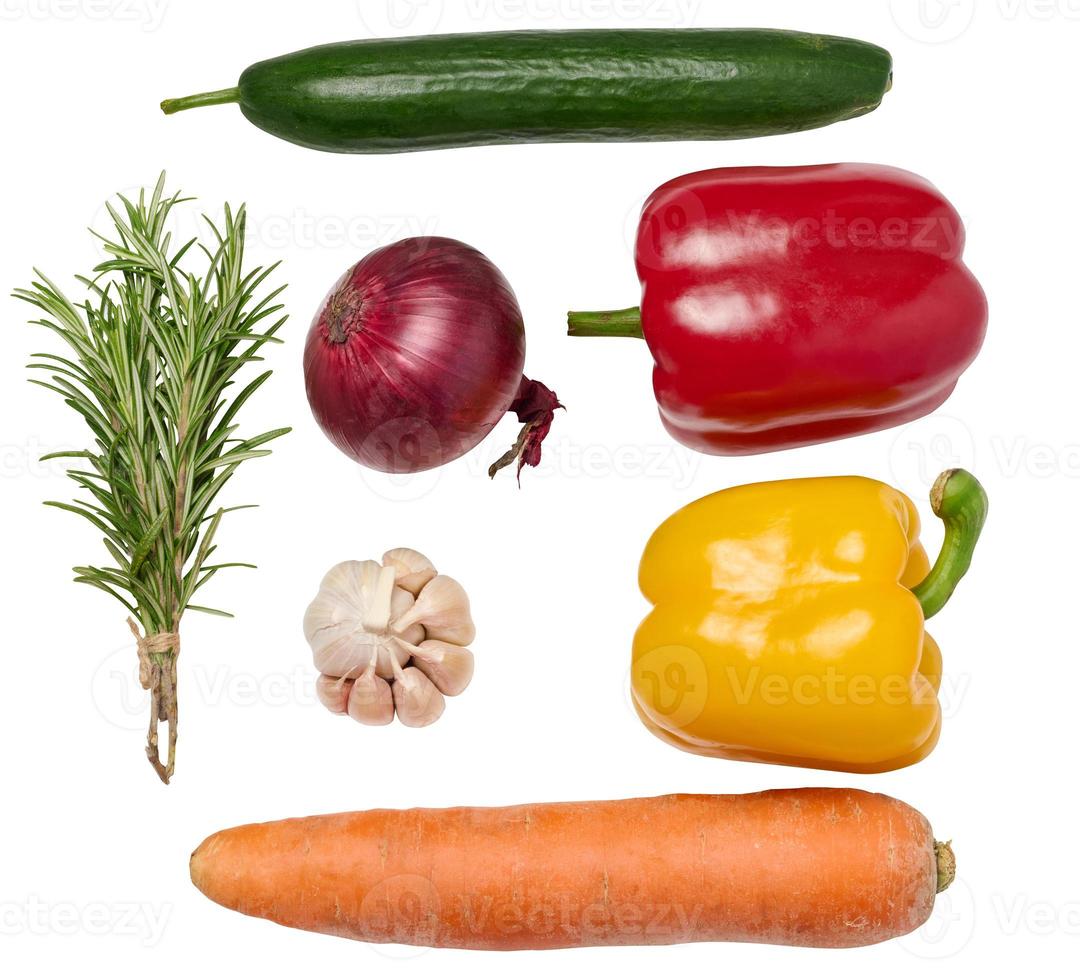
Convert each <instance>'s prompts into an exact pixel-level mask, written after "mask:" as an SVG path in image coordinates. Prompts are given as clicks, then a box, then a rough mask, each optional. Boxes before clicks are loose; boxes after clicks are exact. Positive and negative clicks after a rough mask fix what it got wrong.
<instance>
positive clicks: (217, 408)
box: [15, 174, 289, 783]
mask: <svg viewBox="0 0 1080 980" xmlns="http://www.w3.org/2000/svg"><path fill="white" fill-rule="evenodd" d="M164 180H165V175H164V174H162V175H161V178H160V179H159V180H158V183H157V186H156V187H155V188H154V190H153V192H152V193H151V194H150V195H149V198H148V197H147V195H146V193H145V192H140V194H139V197H138V200H137V201H136V202H132V201H130V200H128V199H126V198H124V197H120V198H119V199H118V201H119V203H118V204H117V206H115V207H114V206H112V205H109V206H108V213H109V216H110V218H111V219H112V222H113V225H114V229H113V231H112V232H111V233H110V234H106V235H100V234H99V235H98V236H97V237H99V238H100V239H101V240H102V242H103V243H104V249H105V252H106V253H107V254H108V256H109V258H108V259H107V260H106V261H104V262H102V263H101V264H100V265H98V266H97V267H96V268H95V269H94V276H93V277H92V278H87V277H84V276H77V277H76V278H77V279H78V281H79V282H80V283H81V284H82V285H83V286H84V287H85V289H86V294H87V295H86V299H84V300H83V301H82V302H80V303H74V302H72V301H71V300H69V299H68V298H67V297H66V296H65V295H64V294H63V293H62V292H61V291H60V289H58V288H57V287H56V286H55V285H54V284H53V283H52V282H51V281H50V280H49V279H48V278H46V277H45V276H44V275H42V274H41V273H40V272H38V271H37V270H36V269H35V276H36V277H37V281H35V282H34V283H33V285H32V287H31V288H30V289H20V290H16V292H15V296H16V297H18V298H19V299H23V300H26V301H27V302H28V303H31V304H33V305H34V306H36V307H37V308H38V309H39V310H40V311H41V313H42V314H44V316H43V318H42V319H39V320H34V321H32V322H33V323H36V324H39V325H41V326H43V327H47V328H49V329H50V330H52V331H54V332H55V333H56V334H58V335H59V336H60V337H61V338H62V339H63V340H64V342H65V343H66V344H67V346H68V347H69V348H70V352H69V356H61V355H59V354H49V353H43V354H34V355H32V356H33V357H34V358H35V361H34V363H32V364H30V365H29V367H30V368H32V369H35V370H40V371H43V372H45V373H46V374H47V378H41V377H38V378H34V379H32V380H33V381H34V383H35V384H39V385H42V386H43V387H45V388H48V389H50V390H51V391H54V392H56V393H57V394H58V395H60V397H62V398H63V399H64V401H65V402H66V403H67V404H68V405H69V406H71V407H72V408H73V409H75V411H77V412H78V413H79V414H80V415H81V416H82V417H83V418H84V419H85V421H86V424H87V426H88V427H89V429H90V433H91V435H92V437H93V445H92V448H90V449H87V450H84V451H79V452H62V453H53V454H50V455H49V456H46V457H44V458H45V459H54V458H57V457H62V458H67V459H73V460H78V461H79V462H78V463H73V464H72V468H71V469H69V470H68V476H69V477H70V478H71V479H72V480H74V481H75V483H76V484H77V485H78V486H79V488H80V489H81V491H82V492H83V493H82V496H81V497H80V499H77V500H75V501H74V502H72V503H61V502H58V501H48V504H49V506H52V507H59V508H61V509H62V510H66V511H71V512H72V513H75V514H78V515H80V516H81V517H83V518H85V519H86V520H88V521H90V523H91V524H93V525H94V526H95V527H96V528H97V529H98V530H99V531H101V532H102V533H103V534H104V535H105V548H106V549H107V551H108V553H109V555H110V556H111V558H112V562H113V563H112V564H102V565H93V566H91V565H88V566H83V567H77V568H76V569H75V574H76V581H77V582H84V583H86V584H87V585H92V586H94V587H95V588H98V589H101V590H102V591H103V592H107V593H108V594H109V595H111V596H113V597H114V598H115V599H118V600H119V601H120V602H121V603H123V604H124V606H125V607H126V608H127V610H128V612H129V613H130V616H131V619H129V624H130V625H131V628H132V630H133V632H135V635H136V637H137V638H138V641H139V642H138V647H139V678H140V681H141V682H142V685H143V687H145V688H147V689H148V690H149V691H150V697H151V707H150V726H149V731H148V735H147V745H146V754H147V756H148V757H149V759H150V763H151V765H152V766H153V767H154V770H155V771H156V772H157V774H158V775H159V776H160V777H161V779H162V781H163V782H166V783H168V781H169V778H170V777H171V776H172V774H173V770H174V768H175V763H176V734H177V718H178V711H177V689H176V687H177V685H176V681H177V675H176V660H177V656H178V654H179V652H180V637H179V633H180V621H181V618H182V616H183V614H184V613H185V611H187V610H196V611H199V612H206V613H214V614H215V615H224V616H228V615H229V613H225V612H222V611H221V610H218V609H211V608H208V607H206V606H200V605H195V603H194V602H193V599H194V597H195V595H196V593H197V592H198V591H199V590H200V589H201V588H202V587H203V586H204V585H206V583H207V582H208V581H209V580H210V579H211V578H213V577H214V575H215V574H216V573H217V572H218V571H220V570H221V569H223V568H229V567H234V566H242V567H247V568H250V567H253V566H251V565H247V564H245V563H242V562H230V563H224V564H219V563H211V561H210V559H211V556H212V555H213V554H214V552H215V551H216V545H215V544H214V538H215V536H216V534H217V531H218V527H219V525H220V523H221V519H222V515H223V514H225V513H227V512H228V511H230V510H238V509H240V508H238V507H229V508H216V509H215V504H214V501H215V499H216V498H217V496H218V493H219V492H220V491H221V489H222V487H224V485H225V484H226V483H227V482H228V481H229V478H230V477H231V476H232V475H233V474H234V473H235V472H236V469H237V467H238V466H239V465H240V464H241V463H243V462H244V461H245V460H248V459H252V458H254V457H257V456H267V455H269V453H270V451H269V450H268V449H266V448H263V447H265V445H266V444H267V443H269V442H270V441H271V440H273V439H276V438H278V436H281V435H284V434H285V433H286V432H288V431H289V430H288V429H275V430H273V431H271V432H264V433H263V434H262V435H257V436H253V437H247V438H244V437H241V436H238V435H237V431H238V426H237V424H236V418H237V414H238V412H239V411H240V409H241V408H242V407H243V406H244V403H245V402H247V400H248V399H249V398H250V397H251V396H252V395H253V394H254V393H255V392H256V391H257V390H258V389H259V388H260V387H261V386H262V385H263V384H264V383H265V382H266V380H267V378H269V377H270V374H271V372H270V371H265V372H263V373H261V374H258V375H257V376H256V377H254V378H253V379H251V380H250V381H247V383H246V384H244V385H243V386H242V387H239V390H235V388H236V386H237V385H238V384H239V380H238V375H239V373H240V372H241V371H242V369H243V368H244V367H245V366H246V365H248V364H250V363H253V362H257V361H261V360H262V358H261V357H260V356H259V352H260V351H261V350H262V348H263V347H264V346H265V345H266V344H269V343H280V340H278V338H277V337H275V334H276V333H277V332H278V330H279V329H280V328H281V326H282V324H284V322H285V320H286V316H285V315H279V314H281V310H282V306H281V304H279V303H276V302H275V300H276V298H277V297H278V295H279V294H280V293H281V291H282V290H283V289H284V288H285V287H284V286H279V287H277V288H275V289H272V290H269V291H265V292H264V295H262V297H261V298H258V297H257V294H258V293H259V292H262V291H263V287H264V283H265V282H266V280H267V278H268V277H269V276H270V275H271V273H272V272H273V271H274V269H275V268H276V265H274V266H270V267H268V268H254V269H250V270H246V271H245V269H244V234H245V212H244V208H243V207H241V208H240V209H239V210H238V211H236V212H235V213H234V212H233V211H232V210H231V209H230V208H229V207H228V206H227V205H226V208H225V220H224V227H222V228H218V227H217V226H216V225H215V224H214V223H213V222H212V221H210V219H209V218H205V216H204V220H205V221H206V224H207V227H208V233H209V234H208V236H207V244H203V243H201V242H199V241H198V239H192V240H191V241H188V242H185V243H183V244H181V245H179V246H178V247H175V248H174V247H173V245H172V241H171V235H170V234H169V233H168V232H167V231H166V224H167V221H168V218H169V214H170V212H171V211H172V209H173V208H174V207H176V206H177V205H178V204H182V203H184V202H186V201H188V200H190V198H181V197H180V196H179V195H178V194H177V195H173V196H171V197H169V196H165V194H164ZM95 234H97V233H95ZM196 246H197V247H196ZM200 252H201V253H202V255H203V259H202V260H200V262H199V265H200V266H201V267H202V272H201V273H200V274H198V275H196V274H193V273H192V272H190V271H185V266H186V265H189V264H190V262H191V259H192V258H193V257H196V258H197V257H198V255H199V253H200ZM136 623H137V624H138V627H141V635H140V632H139V629H138V628H137V626H136ZM159 722H166V723H167V724H168V726H169V742H168V753H167V758H166V759H165V760H164V761H162V759H161V752H160V749H159V746H158V725H159Z"/></svg>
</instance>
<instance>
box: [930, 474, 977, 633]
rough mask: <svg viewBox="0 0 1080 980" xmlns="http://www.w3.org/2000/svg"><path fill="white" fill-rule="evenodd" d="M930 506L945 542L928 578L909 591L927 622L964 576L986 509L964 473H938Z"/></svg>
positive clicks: (970, 479) (975, 485) (973, 481)
mask: <svg viewBox="0 0 1080 980" xmlns="http://www.w3.org/2000/svg"><path fill="white" fill-rule="evenodd" d="M930 505H931V506H932V507H933V508H934V513H935V514H937V516H938V517H940V518H941V519H942V521H944V523H945V541H944V543H943V544H942V546H941V552H940V553H939V554H938V557H937V561H936V562H935V563H934V567H933V568H932V569H931V570H930V574H929V575H927V576H926V578H924V579H923V580H922V582H920V583H919V584H918V585H917V586H915V588H914V589H913V590H912V591H913V592H914V593H915V598H917V599H918V600H919V603H920V605H921V606H922V608H923V615H924V616H925V617H926V618H927V619H929V618H930V617H931V616H935V615H937V613H939V612H941V610H942V609H943V608H944V606H945V603H947V602H948V601H949V597H950V596H951V595H952V594H953V590H954V589H955V588H956V585H957V583H958V582H959V581H960V579H962V578H963V577H964V575H965V574H967V570H968V568H969V567H970V566H971V556H972V555H973V554H974V553H975V545H976V544H977V543H978V540H979V535H980V534H981V533H982V529H983V525H984V524H985V523H986V512H987V510H988V509H989V506H990V504H989V501H988V500H987V497H986V491H985V490H984V489H983V487H982V484H981V483H979V481H978V480H976V479H975V477H974V476H972V475H971V474H970V473H969V472H968V471H967V470H946V471H945V472H944V473H942V474H941V476H939V477H938V478H937V480H936V481H935V482H934V486H933V489H932V490H931V491H930Z"/></svg>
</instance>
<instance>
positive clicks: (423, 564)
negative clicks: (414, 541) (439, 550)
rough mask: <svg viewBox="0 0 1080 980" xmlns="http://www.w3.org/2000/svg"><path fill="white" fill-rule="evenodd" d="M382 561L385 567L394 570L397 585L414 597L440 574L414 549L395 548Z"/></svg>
mask: <svg viewBox="0 0 1080 980" xmlns="http://www.w3.org/2000/svg"><path fill="white" fill-rule="evenodd" d="M382 560H383V565H385V566H387V567H389V568H393V569H394V572H395V573H396V575H397V584H398V585H399V586H401V588H403V589H405V590H406V591H407V592H410V593H412V594H413V595H414V596H415V595H416V594H417V593H419V591H420V590H421V589H422V588H423V587H424V586H425V585H427V584H428V582H430V581H431V580H432V579H433V578H434V577H435V576H436V575H437V574H438V573H437V572H436V571H435V566H434V565H432V564H431V562H430V561H429V560H428V559H427V558H425V557H424V556H423V555H422V554H420V552H419V551H413V549H412V548H394V549H393V550H391V551H388V552H387V553H386V554H385V555H383V558H382Z"/></svg>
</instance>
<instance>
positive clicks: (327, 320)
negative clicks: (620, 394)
mask: <svg viewBox="0 0 1080 980" xmlns="http://www.w3.org/2000/svg"><path fill="white" fill-rule="evenodd" d="M524 365H525V327H524V324H523V322H522V318H521V310H520V309H519V308H518V304H517V300H516V298H515V297H514V293H513V290H512V289H511V288H510V284H509V283H508V282H507V281H506V279H505V278H504V277H503V275H502V273H501V272H499V270H498V269H497V268H495V266H494V265H492V263H491V262H490V261H489V260H488V259H487V258H486V257H485V256H483V255H482V254H481V253H480V252H478V251H477V250H476V249H474V248H471V247H470V246H468V245H465V244H463V243H462V242H457V241H454V240H453V239H450V238H406V239H404V240H402V241H400V242H396V243H395V244H393V245H388V246H386V247H385V248H380V249H377V250H376V251H374V252H372V253H371V254H370V255H368V256H367V257H365V258H364V259H362V260H361V261H360V262H358V263H357V264H356V265H355V266H353V267H352V268H351V269H350V270H349V271H348V272H346V273H345V275H344V276H342V277H341V279H339V280H338V281H337V283H336V284H335V285H334V288H333V289H331V290H330V294H329V296H327V298H326V301H325V302H324V303H323V306H322V308H321V309H320V311H319V314H318V316H316V317H315V320H314V322H313V323H312V325H311V330H310V332H309V333H308V338H307V346H306V348H305V350H304V376H305V379H306V381H307V396H308V402H309V403H310V405H311V410H312V412H313V413H314V414H315V418H316V420H317V421H318V423H319V425H320V426H321V427H322V430H323V431H324V432H325V433H326V434H327V436H328V437H329V438H330V441H331V442H333V443H334V445H335V446H337V447H338V449H340V450H341V451H342V452H343V453H345V454H346V455H348V456H350V457H352V458H353V459H355V460H356V461H357V462H359V463H362V464H363V465H364V466H369V467H371V468H372V469H377V470H382V471H383V472H386V473H416V472H419V471H420V470H427V469H431V468H432V467H435V466H441V465H442V464H443V463H448V462H449V461H450V460H453V459H457V458H458V457H459V456H461V455H463V454H464V453H467V452H468V451H469V450H470V449H472V448H473V447H474V446H476V445H477V444H478V443H479V442H480V441H481V440H482V439H483V438H484V437H485V436H486V435H487V434H488V433H489V432H490V431H491V430H492V428H494V426H495V424H496V423H497V422H498V421H499V419H500V418H502V416H503V415H504V414H506V412H514V413H515V414H516V415H517V417H518V420H519V421H520V422H523V423H524V428H523V429H522V431H521V435H520V436H519V437H518V440H517V442H516V443H515V444H514V447H513V448H512V449H511V450H510V451H509V452H508V453H506V454H505V455H504V456H503V457H502V458H501V459H500V460H498V462H496V463H495V464H494V465H493V466H492V467H491V469H490V470H489V471H488V472H489V475H491V476H494V475H495V473H496V472H497V471H498V470H499V469H501V468H502V467H503V466H507V465H509V464H510V463H512V462H513V461H514V460H515V459H516V460H517V461H518V472H519V474H520V471H521V467H522V466H523V465H525V464H528V465H530V466H535V465H536V464H537V463H538V462H539V461H540V443H541V442H542V440H543V438H544V437H545V436H546V435H547V433H548V430H549V429H550V427H551V421H552V417H553V415H554V412H555V409H556V408H561V407H562V406H561V405H560V404H559V400H558V398H557V397H556V396H555V393H554V392H552V391H551V390H549V389H548V388H546V387H544V385H542V384H540V383H539V382H536V381H530V380H529V379H528V378H526V377H524V376H523V375H522V373H521V372H522V369H523V368H524Z"/></svg>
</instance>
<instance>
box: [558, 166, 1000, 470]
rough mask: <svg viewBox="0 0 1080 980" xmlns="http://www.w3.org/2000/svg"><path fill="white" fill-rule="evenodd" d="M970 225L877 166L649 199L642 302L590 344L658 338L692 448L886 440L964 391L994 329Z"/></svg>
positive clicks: (694, 186)
mask: <svg viewBox="0 0 1080 980" xmlns="http://www.w3.org/2000/svg"><path fill="white" fill-rule="evenodd" d="M963 247H964V227H963V224H962V223H961V221H960V218H959V216H958V215H957V213H956V211H955V210H953V208H952V206H951V205H950V204H949V202H948V201H946V200H945V198H943V197H942V196H941V194H940V193H939V192H938V191H937V190H936V188H934V187H933V186H932V185H931V184H929V183H928V182H927V181H925V180H923V179H922V178H921V177H917V176H915V175H914V174H911V173H907V172H906V171H903V170H896V169H893V168H890V167H881V166H875V165H870V164H835V165H831V166H816V167H747V168H739V169H727V170H706V171H702V172H701V173H695V174H689V175H687V176H685V177H679V178H677V179H676V180H673V181H670V182H669V183H667V184H664V185H663V186H662V187H661V188H659V189H658V190H657V191H656V192H654V193H653V195H652V196H651V197H650V198H649V200H648V201H647V202H646V204H645V208H644V211H643V213H642V217H641V223H640V225H639V228H638V234H637V248H636V253H635V255H636V262H637V272H638V278H639V279H640V280H641V284H642V300H641V307H640V308H636V307H635V308H633V309H629V310H619V311H613V312H607V313H571V314H570V317H569V323H570V334H571V335H573V336H625V337H644V338H645V340H646V341H647V342H648V345H649V349H650V350H651V351H652V355H653V358H654V360H655V361H656V365H655V368H654V372H653V385H654V388H655V392H656V398H657V401H658V402H659V404H660V415H661V418H662V420H663V422H664V425H665V426H666V427H667V429H668V431H669V432H670V433H671V434H672V435H673V436H674V437H675V438H676V439H678V440H679V441H680V442H682V443H685V444H686V445H687V446H690V447H692V448H694V449H698V450H701V451H702V452H707V453H715V454H720V455H742V454H748V453H760V452H768V451H771V450H777V449H789V448H792V447H795V446H805V445H809V444H811V443H816V442H826V441H829V440H831V439H839V438H843V437H845V436H852V435H858V434H860V433H864V432H874V431H876V430H878V429H885V428H888V427H890V426H894V425H900V424H902V423H904V422H908V421H910V420H911V419H915V418H918V417H920V416H922V415H926V414H927V413H929V412H932V411H933V410H934V409H936V408H937V407H938V406H939V405H941V403H942V402H944V401H945V399H946V398H948V396H949V394H950V393H951V392H952V390H953V388H954V387H955V385H956V382H957V379H958V378H959V377H960V374H961V373H962V372H963V371H964V369H965V368H966V367H967V366H968V365H969V364H970V363H971V362H972V360H973V359H974V358H975V355H976V354H977V353H978V351H979V347H980V346H981V344H982V340H983V335H984V333H985V330H986V319H987V305H986V298H985V296H984V294H983V291H982V289H981V288H980V287H979V284H978V282H977V281H976V280H975V278H974V277H973V276H972V274H971V273H970V272H969V271H968V269H967V267H966V266H965V265H964V263H963V261H962V259H961V256H962V253H963Z"/></svg>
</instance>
